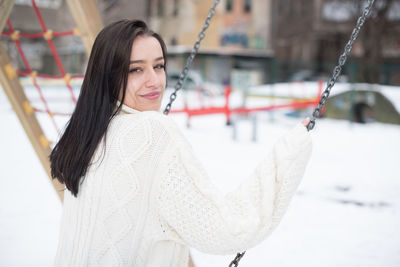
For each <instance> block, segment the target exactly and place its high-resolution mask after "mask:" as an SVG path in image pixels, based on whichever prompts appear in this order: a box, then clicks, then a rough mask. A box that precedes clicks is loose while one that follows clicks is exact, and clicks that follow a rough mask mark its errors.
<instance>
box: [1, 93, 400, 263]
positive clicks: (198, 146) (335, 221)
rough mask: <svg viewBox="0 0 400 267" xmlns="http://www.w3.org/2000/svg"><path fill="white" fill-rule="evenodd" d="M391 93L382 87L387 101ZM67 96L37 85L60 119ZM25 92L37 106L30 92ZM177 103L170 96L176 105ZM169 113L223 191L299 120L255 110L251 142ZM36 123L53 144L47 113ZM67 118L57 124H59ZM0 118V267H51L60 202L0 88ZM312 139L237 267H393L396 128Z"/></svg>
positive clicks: (398, 246)
mask: <svg viewBox="0 0 400 267" xmlns="http://www.w3.org/2000/svg"><path fill="white" fill-rule="evenodd" d="M335 88H336V87H335ZM386 89H388V88H383V89H382V90H386ZM395 89H396V90H400V88H389V90H391V91H393V92H395V93H394V95H396V92H397V91H395ZM299 90H300V89H299ZM65 91H66V90H64V89H62V90H56V89H55V88H47V89H46V88H45V89H44V93H45V95H46V97H49V99H52V100H51V102H52V103H51V106H52V108H54V109H56V110H57V111H60V112H67V113H68V112H70V111H71V110H72V109H71V107H72V106H71V105H72V104H71V103H70V102H69V101H70V100H69V98H68V94H67V93H66V92H65ZM393 92H392V93H393ZM26 93H27V95H28V97H29V98H30V99H31V100H32V102H34V103H36V104H38V103H39V99H38V98H37V95H35V94H34V92H33V90H31V89H29V88H27V89H26ZM397 95H398V94H397ZM167 96H168V95H167ZM240 96H241V95H240V94H238V93H236V92H235V93H234V94H233V97H234V98H235V99H236V100H233V101H232V102H233V103H235V104H236V103H241V102H242V100H241V99H240ZM198 97H199V96H195V97H193V96H188V97H187V99H190V101H192V102H195V101H198ZM59 99H63V101H62V103H64V104H63V105H60V103H59V102H58V101H59ZM182 99H183V96H181V95H179V94H178V98H177V102H178V103H177V106H174V108H177V107H178V106H179V105H181V104H182V102H180V101H182ZM203 100H204V101H209V100H207V99H203ZM215 101H217V102H218V101H219V102H221V100H215ZM258 101H267V100H265V99H264V100H262V99H261V100H258ZM392 101H393V99H392ZM395 101H396V105H398V104H399V103H400V101H399V98H396V100H395ZM209 102H210V103H211V102H212V101H209ZM191 104H192V103H191ZM247 104H249V103H247ZM253 104H254V105H260V104H261V103H250V105H253ZM193 105H195V104H193ZM307 115H309V114H307ZM170 116H173V118H174V119H175V120H176V121H177V123H178V125H179V126H180V127H181V128H182V131H183V132H184V134H185V135H186V136H187V138H188V139H189V141H190V142H191V144H192V145H193V148H194V150H195V152H196V154H197V156H198V157H199V159H200V160H201V161H202V163H203V165H204V166H205V168H206V169H207V171H208V173H209V174H210V176H211V177H212V179H213V182H214V183H215V186H216V187H218V188H219V189H220V190H221V191H222V192H223V193H227V192H229V191H231V190H233V189H234V188H235V187H236V186H237V185H238V184H239V183H240V182H241V181H243V180H244V179H246V177H248V176H249V175H250V173H251V172H252V170H253V169H254V168H255V166H256V165H257V163H258V161H259V160H261V158H262V157H263V155H265V154H266V153H268V150H269V149H270V148H271V146H272V144H273V142H274V141H275V140H276V139H277V138H278V137H279V136H280V135H282V134H283V133H284V132H286V131H287V130H289V129H290V128H292V127H293V126H294V125H295V124H296V123H298V122H299V121H300V120H301V119H302V118H293V117H288V116H285V114H284V111H274V112H269V113H267V112H263V113H258V115H257V142H252V141H251V137H252V126H253V125H252V122H251V121H249V120H246V119H244V118H240V119H239V118H237V120H236V122H237V130H238V138H237V140H236V141H234V140H233V139H232V135H233V131H232V127H227V126H225V118H224V116H222V115H211V116H205V117H193V118H192V119H191V128H189V129H187V128H186V127H185V125H186V116H185V115H182V114H180V115H178V114H171V115H170ZM38 117H39V120H40V122H41V124H42V126H43V128H44V129H45V131H46V134H47V135H48V136H49V138H50V139H52V140H55V139H56V138H57V133H56V131H55V130H54V129H53V128H52V125H51V123H50V121H49V120H48V116H45V115H39V116H38ZM67 119H68V117H61V118H58V123H60V128H62V127H61V125H62V124H64V123H65V122H66V121H67ZM0 120H1V122H2V130H1V131H0V148H1V150H0V166H1V170H2V172H1V174H0V203H1V204H0V266H52V263H53V259H54V256H55V252H56V249H57V242H58V229H59V223H60V218H61V212H62V205H61V203H60V201H59V200H58V197H57V195H56V193H55V191H54V189H53V188H52V185H51V184H50V182H49V179H48V177H47V176H46V173H45V172H44V170H43V168H42V167H41V165H40V162H39V160H38V159H37V157H36V156H35V153H34V151H33V149H32V146H31V145H30V144H29V140H28V138H27V137H26V135H25V133H24V131H23V129H22V127H21V125H20V123H19V121H18V120H17V117H16V115H15V113H14V112H13V111H12V109H11V107H10V105H9V104H8V100H7V98H6V97H5V95H4V94H3V92H2V91H1V90H0ZM311 134H312V138H313V154H312V157H311V160H310V162H309V165H308V167H307V170H306V173H305V176H304V179H303V181H302V183H301V185H300V188H299V191H298V193H297V194H296V195H295V197H294V198H293V200H292V203H291V205H290V207H289V209H288V211H287V213H286V215H285V216H284V218H283V220H282V222H281V224H280V225H279V226H278V228H277V229H276V230H275V231H274V232H273V233H272V235H271V236H270V237H269V238H267V239H266V240H265V241H263V242H262V243H261V244H259V245H258V246H256V247H254V248H252V249H249V250H248V251H247V253H246V255H245V256H244V257H243V259H242V260H241V262H240V265H239V266H243V267H244V266H248V267H249V266H251V267H258V266H259V267H261V266H277V267H279V266H281V267H289V266H290V267H291V266H310V267H313V266H315V267H317V266H318V267H319V266H328V267H330V266H332V267H333V266H335V267H336V266H342V267H353V266H367V267H372V266H374V267H375V266H376V267H378V266H379V267H380V266H386V267H396V266H400V227H399V226H400V194H399V193H398V192H400V179H399V178H400V164H399V151H400V138H399V137H400V126H398V125H390V124H381V123H369V124H351V123H349V122H346V121H337V120H330V119H321V120H318V121H317V125H316V128H315V129H314V130H313V131H312V133H311ZM216 148H218V149H216ZM210 151H212V153H210ZM191 253H192V256H193V260H194V262H195V264H196V266H197V267H203V266H207V267H208V266H227V265H228V264H229V262H230V261H231V260H232V259H233V258H234V256H235V255H226V256H217V255H207V254H203V253H201V252H199V251H197V250H195V249H192V250H191Z"/></svg>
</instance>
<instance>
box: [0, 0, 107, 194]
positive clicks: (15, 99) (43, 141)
mask: <svg viewBox="0 0 400 267" xmlns="http://www.w3.org/2000/svg"><path fill="white" fill-rule="evenodd" d="M14 3H15V1H14V0H5V1H2V2H1V8H0V32H3V28H4V26H5V24H6V23H7V26H8V30H9V31H8V32H5V33H3V34H2V35H4V36H9V37H11V38H12V40H13V41H14V43H15V45H16V47H17V49H18V52H19V54H20V56H21V58H22V61H23V64H24V66H25V69H26V71H19V70H16V69H14V67H13V66H12V64H11V60H10V58H9V56H8V54H7V52H6V50H5V49H4V47H3V46H2V45H1V44H0V82H1V86H2V88H3V90H4V91H5V94H6V95H7V97H8V99H9V101H10V103H11V105H12V107H13V109H14V110H15V112H16V114H17V116H18V119H19V120H20V122H21V124H22V126H23V127H24V130H25V132H26V133H27V135H28V138H29V140H30V142H31V143H32V146H33V148H34V150H35V152H36V154H37V155H38V158H39V159H40V162H41V164H42V166H43V168H44V169H45V170H46V173H47V174H48V177H49V179H50V181H51V182H52V184H53V186H54V188H55V189H56V191H57V194H58V196H59V198H60V200H61V201H62V200H63V195H64V194H63V190H64V186H63V185H62V184H60V183H59V182H58V181H57V179H52V178H51V175H50V162H49V159H48V156H49V155H50V152H51V147H50V145H51V143H50V141H49V140H47V138H46V136H45V134H44V132H43V130H42V129H41V127H40V124H39V122H38V121H37V119H36V117H35V112H39V111H44V112H45V113H47V114H48V116H49V117H50V119H51V121H52V123H53V126H54V127H55V129H56V130H57V131H60V129H59V127H58V125H57V123H56V121H55V119H54V116H55V115H57V114H55V113H53V112H52V111H51V110H50V109H49V106H48V103H47V101H46V98H45V97H44V96H43V93H42V90H41V88H40V85H39V84H38V82H37V78H38V77H41V78H52V79H61V80H64V82H65V85H66V86H67V88H68V89H69V91H70V95H71V101H73V102H74V103H75V102H76V97H75V95H74V93H73V91H72V87H71V84H70V82H71V79H74V78H79V76H73V75H70V74H68V73H66V72H65V70H64V67H63V64H62V62H61V60H60V57H59V56H58V53H57V50H56V48H55V46H54V43H53V41H52V39H53V37H56V36H59V37H60V36H67V35H72V34H74V35H79V36H81V38H82V41H83V44H84V46H85V48H86V51H87V53H88V54H89V53H90V50H91V47H92V45H93V42H94V40H95V38H96V35H97V33H98V32H99V31H100V30H101V28H102V27H103V25H102V22H101V19H100V16H99V14H98V12H97V9H96V6H95V4H94V2H93V1H92V0H88V1H79V0H67V4H68V7H69V9H70V11H71V14H72V17H73V18H74V20H75V23H76V26H77V28H75V29H73V30H70V31H66V32H53V31H52V30H51V29H50V28H48V27H47V26H46V24H45V22H44V20H43V17H42V15H41V13H40V10H39V9H38V7H37V5H36V2H35V0H32V2H31V3H32V7H33V9H34V11H35V14H36V16H37V19H38V21H39V23H40V26H41V29H42V32H40V33H35V34H27V33H21V32H20V31H18V30H14V28H13V25H12V22H11V21H10V20H8V17H9V15H10V13H11V10H12V7H13V6H14ZM20 38H44V39H45V40H46V41H47V43H48V45H49V48H50V50H51V53H52V55H53V57H54V60H55V61H56V65H57V68H58V69H59V71H60V73H61V75H59V76H50V75H43V74H40V73H37V72H36V71H33V70H32V68H31V67H30V65H29V62H28V60H27V59H26V56H25V54H24V51H23V50H22V48H21V43H20V41H19V40H20ZM18 75H23V76H29V77H31V79H32V82H33V84H34V86H35V87H36V89H37V91H38V94H39V95H40V99H41V101H42V103H43V106H44V107H45V109H44V110H39V109H36V108H35V107H33V106H32V105H31V104H30V102H29V101H28V99H27V97H26V95H25V93H24V91H23V89H22V86H21V84H20V82H19V79H18Z"/></svg>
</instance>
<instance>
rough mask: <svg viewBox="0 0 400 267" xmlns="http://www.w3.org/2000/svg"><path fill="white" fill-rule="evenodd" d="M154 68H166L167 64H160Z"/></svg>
mask: <svg viewBox="0 0 400 267" xmlns="http://www.w3.org/2000/svg"><path fill="white" fill-rule="evenodd" d="M154 68H155V69H165V65H163V64H159V65H157V66H155V67H154Z"/></svg>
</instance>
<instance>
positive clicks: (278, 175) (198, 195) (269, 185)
mask: <svg viewBox="0 0 400 267" xmlns="http://www.w3.org/2000/svg"><path fill="white" fill-rule="evenodd" d="M172 132H173V133H172V134H175V133H174V131H172ZM174 141H175V142H174V143H175V145H174V146H172V149H170V151H169V152H168V153H167V154H168V156H166V165H164V166H163V167H162V168H163V170H162V172H161V173H162V175H161V177H160V179H161V180H160V181H159V191H158V192H159V193H158V195H157V200H158V202H157V203H158V207H159V212H160V214H161V216H162V218H163V219H164V220H165V221H166V223H167V224H168V225H169V227H171V228H172V229H173V231H174V232H176V234H177V236H178V238H179V239H180V241H182V242H183V243H185V244H186V245H188V246H190V247H194V248H196V249H198V250H200V251H203V252H205V253H210V254H231V253H236V252H240V251H243V250H246V249H248V248H250V247H253V246H255V245H256V244H258V243H260V242H261V241H262V240H263V239H265V238H266V237H267V236H268V235H269V234H270V232H271V231H272V230H273V229H274V228H275V227H276V226H277V224H278V223H279V221H280V220H281V218H282V216H283V214H284V212H285V210H286V209H287V206H288V205H289V202H290V199H291V198H292V196H293V195H294V193H295V190H296V188H297V187H298V185H299V183H300V180H301V178H302V176H303V174H304V171H305V168H306V164H307V162H308V160H309V158H310V155H311V137H310V135H309V133H308V132H307V130H306V128H305V127H304V126H303V125H302V124H299V125H297V126H296V127H295V128H294V129H292V130H291V131H289V132H288V133H286V134H285V135H284V136H282V137H281V138H280V139H279V140H278V141H277V142H276V143H275V145H274V146H273V148H272V150H271V151H270V152H269V153H267V154H266V156H265V158H264V159H263V160H262V161H261V162H260V163H259V165H258V166H257V168H256V169H255V171H254V172H253V173H252V175H251V176H250V177H249V178H248V179H246V180H244V181H243V183H242V184H241V185H240V186H239V187H238V188H237V189H236V190H235V191H233V192H231V193H229V194H228V195H226V196H223V195H222V194H221V193H220V192H219V191H218V190H217V189H216V187H215V186H214V185H213V184H212V183H211V181H210V179H209V178H208V175H207V174H206V172H205V170H204V168H203V167H202V165H201V163H200V162H199V161H198V160H197V159H196V157H195V156H194V154H193V151H192V150H191V147H190V145H189V144H188V143H187V142H186V140H184V137H183V136H182V135H180V133H178V134H177V135H176V136H175V137H174Z"/></svg>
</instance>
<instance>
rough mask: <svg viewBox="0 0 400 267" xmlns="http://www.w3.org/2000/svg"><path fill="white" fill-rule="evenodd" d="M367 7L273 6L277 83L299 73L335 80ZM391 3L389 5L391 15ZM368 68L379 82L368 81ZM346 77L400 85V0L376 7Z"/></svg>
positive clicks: (304, 1)
mask: <svg viewBox="0 0 400 267" xmlns="http://www.w3.org/2000/svg"><path fill="white" fill-rule="evenodd" d="M363 3H364V4H365V3H366V1H352V0H312V1H309V0H272V13H271V14H272V23H273V34H272V35H273V37H272V38H273V40H274V49H275V59H276V63H277V73H278V76H279V77H278V79H279V80H285V79H288V78H290V77H291V76H290V74H293V73H294V72H297V71H299V70H303V73H307V72H305V70H308V71H309V72H308V73H313V75H315V76H318V75H319V76H321V75H322V76H327V75H330V73H331V71H332V70H333V67H334V66H335V65H336V64H337V61H338V57H339V55H340V54H341V53H342V52H343V50H344V46H345V44H346V43H347V41H348V39H349V37H350V34H351V32H352V30H353V28H354V26H355V24H356V21H357V18H358V17H359V16H360V15H361V11H362V9H363V6H362V4H363ZM386 3H388V4H389V3H390V4H389V6H388V8H387V9H385V8H384V5H385V4H386ZM365 67H369V68H370V69H373V70H375V72H376V71H378V72H379V73H378V74H377V75H378V76H379V77H378V79H377V80H375V81H369V80H368V79H366V78H368V77H365V76H364V77H363V76H362V73H361V71H362V70H363V68H365ZM344 73H345V74H347V75H348V77H349V79H350V80H353V81H359V82H360V81H361V82H380V83H386V84H400V1H399V0H393V1H391V0H382V1H380V2H379V3H377V1H375V4H374V6H373V12H372V16H371V17H370V18H369V19H368V20H367V22H366V23H365V24H364V26H363V28H362V29H361V32H360V36H359V38H358V40H357V41H356V42H355V43H354V46H353V49H352V52H351V57H350V58H349V60H348V63H347V64H346V66H345V70H344ZM372 74H373V73H372ZM372 74H371V76H372ZM309 78H313V77H309Z"/></svg>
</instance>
